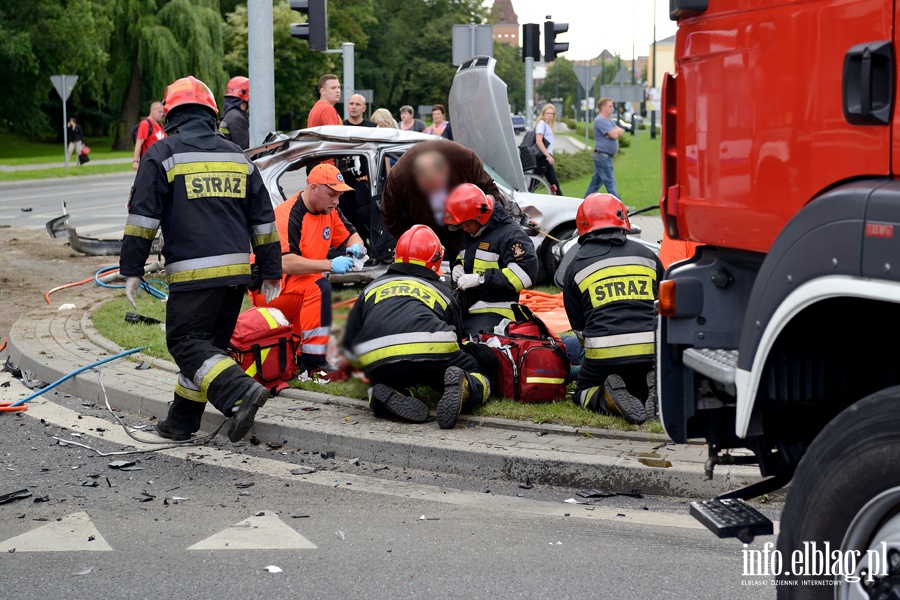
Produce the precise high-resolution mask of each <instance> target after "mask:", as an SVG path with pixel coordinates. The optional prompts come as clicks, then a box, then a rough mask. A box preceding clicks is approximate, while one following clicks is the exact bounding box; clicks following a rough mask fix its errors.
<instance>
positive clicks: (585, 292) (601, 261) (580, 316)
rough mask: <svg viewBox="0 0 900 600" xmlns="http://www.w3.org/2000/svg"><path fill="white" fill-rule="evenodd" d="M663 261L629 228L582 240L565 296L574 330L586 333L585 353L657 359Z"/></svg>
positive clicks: (608, 358) (616, 359)
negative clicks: (628, 232)
mask: <svg viewBox="0 0 900 600" xmlns="http://www.w3.org/2000/svg"><path fill="white" fill-rule="evenodd" d="M662 274H663V267H662V263H660V262H659V259H658V258H657V257H656V255H655V254H654V253H653V252H652V251H651V250H650V249H648V248H647V247H645V246H642V245H641V244H639V243H638V242H635V241H633V240H629V239H628V238H627V236H626V235H625V233H624V232H622V231H618V230H613V231H611V230H608V229H607V230H605V231H600V232H595V233H593V234H588V235H587V236H586V237H585V238H583V239H582V243H581V248H579V249H578V253H577V254H576V255H575V260H574V261H572V264H570V265H569V268H568V269H567V270H566V276H565V286H564V287H563V300H564V302H565V307H566V314H567V315H568V316H569V323H570V324H571V325H572V329H573V330H574V331H575V332H576V333H579V334H580V335H579V337H582V336H583V338H584V351H585V358H586V359H588V360H604V361H610V362H612V363H631V362H645V361H650V360H653V355H654V352H655V343H654V342H655V331H656V310H655V309H654V306H653V303H654V302H655V301H656V298H657V290H658V286H659V280H660V279H661V278H662Z"/></svg>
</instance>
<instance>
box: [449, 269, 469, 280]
mask: <svg viewBox="0 0 900 600" xmlns="http://www.w3.org/2000/svg"><path fill="white" fill-rule="evenodd" d="M465 274H466V269H465V267H463V266H462V265H456V266H455V267H453V270H452V271H451V272H450V277H451V278H452V279H453V283H456V282H457V281H459V278H460V277H462V276H463V275H465Z"/></svg>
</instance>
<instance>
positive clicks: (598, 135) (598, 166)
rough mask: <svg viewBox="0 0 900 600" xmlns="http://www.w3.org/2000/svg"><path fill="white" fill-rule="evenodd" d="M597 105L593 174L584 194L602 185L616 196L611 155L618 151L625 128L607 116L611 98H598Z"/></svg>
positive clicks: (610, 107) (590, 192)
mask: <svg viewBox="0 0 900 600" xmlns="http://www.w3.org/2000/svg"><path fill="white" fill-rule="evenodd" d="M599 106H600V108H599V110H600V114H598V115H597V118H596V119H595V120H594V176H593V177H591V183H590V185H588V189H587V191H586V192H585V193H584V195H585V197H587V196H590V195H591V194H593V193H594V192H596V191H597V190H599V189H600V186H601V185H604V186H606V191H607V192H609V193H610V194H612V195H613V196H615V197H616V198H618V197H619V192H618V190H616V174H615V171H613V157H614V156H615V155H616V152H618V151H619V138H620V137H622V135H623V134H624V133H625V130H624V129H622V128H621V127H619V126H618V125H616V124H615V123H614V122H613V120H612V119H610V118H609V117H610V115H612V112H613V102H612V100H610V99H609V98H600V104H599Z"/></svg>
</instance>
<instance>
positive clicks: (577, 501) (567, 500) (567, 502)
mask: <svg viewBox="0 0 900 600" xmlns="http://www.w3.org/2000/svg"><path fill="white" fill-rule="evenodd" d="M563 502H565V503H566V504H587V502H584V501H582V500H576V499H575V498H566V499H565V500H563Z"/></svg>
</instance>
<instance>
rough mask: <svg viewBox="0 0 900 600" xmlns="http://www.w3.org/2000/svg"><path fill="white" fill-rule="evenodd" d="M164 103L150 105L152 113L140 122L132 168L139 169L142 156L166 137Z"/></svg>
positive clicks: (135, 140) (135, 139)
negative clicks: (163, 123)
mask: <svg viewBox="0 0 900 600" xmlns="http://www.w3.org/2000/svg"><path fill="white" fill-rule="evenodd" d="M162 120H163V104H162V102H154V103H153V104H151V105H150V114H149V115H147V118H145V119H143V120H142V121H141V122H140V123H138V128H137V133H136V134H135V136H134V162H133V163H132V165H131V166H132V168H134V170H135V171H137V168H138V167H139V166H140V164H141V158H142V157H143V156H144V154H146V153H147V150H149V149H150V146H152V145H153V144H154V143H156V142H158V141H159V140H161V139H164V138H165V137H166V131H165V129H163V126H162Z"/></svg>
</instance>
